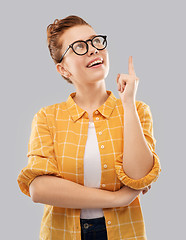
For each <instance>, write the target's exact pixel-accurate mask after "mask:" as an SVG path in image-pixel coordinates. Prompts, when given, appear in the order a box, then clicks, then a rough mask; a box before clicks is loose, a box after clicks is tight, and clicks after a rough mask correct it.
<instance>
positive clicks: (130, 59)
mask: <svg viewBox="0 0 186 240" xmlns="http://www.w3.org/2000/svg"><path fill="white" fill-rule="evenodd" d="M128 73H129V75H136V73H135V71H134V65H133V60H132V56H130V57H129V65H128Z"/></svg>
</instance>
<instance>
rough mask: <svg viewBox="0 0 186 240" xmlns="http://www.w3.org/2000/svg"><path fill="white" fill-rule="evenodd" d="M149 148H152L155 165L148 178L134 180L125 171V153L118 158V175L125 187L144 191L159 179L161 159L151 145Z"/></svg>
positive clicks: (116, 164)
mask: <svg viewBox="0 0 186 240" xmlns="http://www.w3.org/2000/svg"><path fill="white" fill-rule="evenodd" d="M148 146H149V147H150V149H151V152H152V154H153V158H154V165H153V167H152V169H151V170H150V172H149V173H148V174H147V175H146V176H144V177H143V178H140V179H132V178H130V177H129V176H127V174H126V173H125V172H124V170H123V153H122V154H120V155H118V157H117V158H116V160H115V170H116V174H117V177H118V179H119V180H120V181H121V182H122V183H123V184H124V185H126V186H128V187H130V188H133V189H136V190H139V189H143V188H145V187H147V186H149V185H151V183H153V182H155V181H156V180H157V179H158V176H159V174H160V172H161V166H160V162H159V157H158V156H157V155H156V153H155V152H154V151H153V149H152V147H151V145H150V144H148Z"/></svg>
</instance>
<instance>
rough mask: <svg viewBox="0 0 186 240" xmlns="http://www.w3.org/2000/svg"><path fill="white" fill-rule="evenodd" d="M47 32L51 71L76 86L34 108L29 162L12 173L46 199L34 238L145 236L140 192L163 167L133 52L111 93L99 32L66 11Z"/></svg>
mask: <svg viewBox="0 0 186 240" xmlns="http://www.w3.org/2000/svg"><path fill="white" fill-rule="evenodd" d="M47 37H48V47H49V50H50V54H51V57H52V59H53V60H54V63H55V64H56V69H57V71H58V72H59V73H60V74H61V76H62V77H63V78H64V79H65V80H67V82H68V83H70V84H73V85H74V86H75V88H76V92H73V93H71V94H70V95H69V97H68V99H67V101H66V102H61V103H56V104H53V105H50V106H47V107H43V108H41V109H40V110H39V111H38V112H37V113H36V114H35V115H34V118H33V122H32V131H31V136H30V140H29V148H28V154H27V156H28V158H29V161H28V165H27V166H26V167H25V168H23V169H22V171H21V173H20V174H19V176H18V179H17V181H18V184H19V187H20V189H21V191H22V192H23V193H25V194H26V195H28V196H29V197H31V198H32V200H33V201H34V202H36V203H43V204H45V208H44V214H43V219H42V222H41V230H40V239H54V240H58V239H68V240H70V239H77V240H79V239H97V240H98V239H110V240H114V239H117V240H119V239H130V240H132V239H138V240H142V239H143V240H144V239H146V233H145V226H144V221H143V215H142V211H141V206H140V200H139V194H140V192H143V194H144V193H146V192H147V191H148V189H150V187H151V184H152V182H154V181H156V180H157V178H158V176H159V173H160V171H161V168H160V163H159V158H158V156H157V155H156V153H155V152H154V150H155V141H156V140H155V138H154V136H153V125H152V115H151V111H150V108H149V106H148V105H147V104H145V103H144V102H142V101H136V99H135V96H136V91H137V85H138V82H139V79H138V78H137V77H136V74H135V71H134V67H133V63H132V57H130V58H129V74H118V76H117V79H116V83H117V86H118V91H119V96H120V99H117V98H116V97H115V96H114V94H113V93H112V92H111V91H108V90H106V87H105V78H106V77H107V75H108V72H109V57H108V52H107V49H106V46H107V37H106V36H105V35H99V34H97V33H96V32H95V31H94V29H93V28H92V27H91V26H90V25H89V24H88V23H86V22H85V21H84V20H83V19H82V18H80V17H78V16H73V15H72V16H68V17H66V18H64V19H62V20H55V21H54V23H53V24H50V25H49V26H48V28H47ZM123 149H124V152H125V154H123Z"/></svg>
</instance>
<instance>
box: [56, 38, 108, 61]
mask: <svg viewBox="0 0 186 240" xmlns="http://www.w3.org/2000/svg"><path fill="white" fill-rule="evenodd" d="M88 41H91V44H92V46H93V47H95V48H96V49H98V50H103V49H105V48H106V46H107V36H106V35H96V36H95V37H93V38H92V39H88V40H86V41H83V40H79V41H75V42H73V43H72V44H70V45H69V46H68V48H67V49H66V50H65V52H64V54H63V56H62V57H61V59H60V60H59V63H61V61H62V60H63V57H64V55H65V54H66V53H67V51H68V50H69V49H70V48H72V50H73V51H74V52H75V53H76V54H77V55H84V54H86V53H87V52H88V43H87V42H88Z"/></svg>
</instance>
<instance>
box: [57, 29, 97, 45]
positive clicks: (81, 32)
mask: <svg viewBox="0 0 186 240" xmlns="http://www.w3.org/2000/svg"><path fill="white" fill-rule="evenodd" d="M95 35H97V33H96V32H95V31H94V29H92V28H91V27H89V26H86V25H83V26H75V27H72V28H70V29H68V30H67V31H66V32H64V34H63V35H62V36H61V38H60V41H61V43H62V46H63V47H64V48H66V47H67V46H68V45H69V44H71V43H73V42H75V41H77V40H87V39H88V38H91V37H93V36H95Z"/></svg>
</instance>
